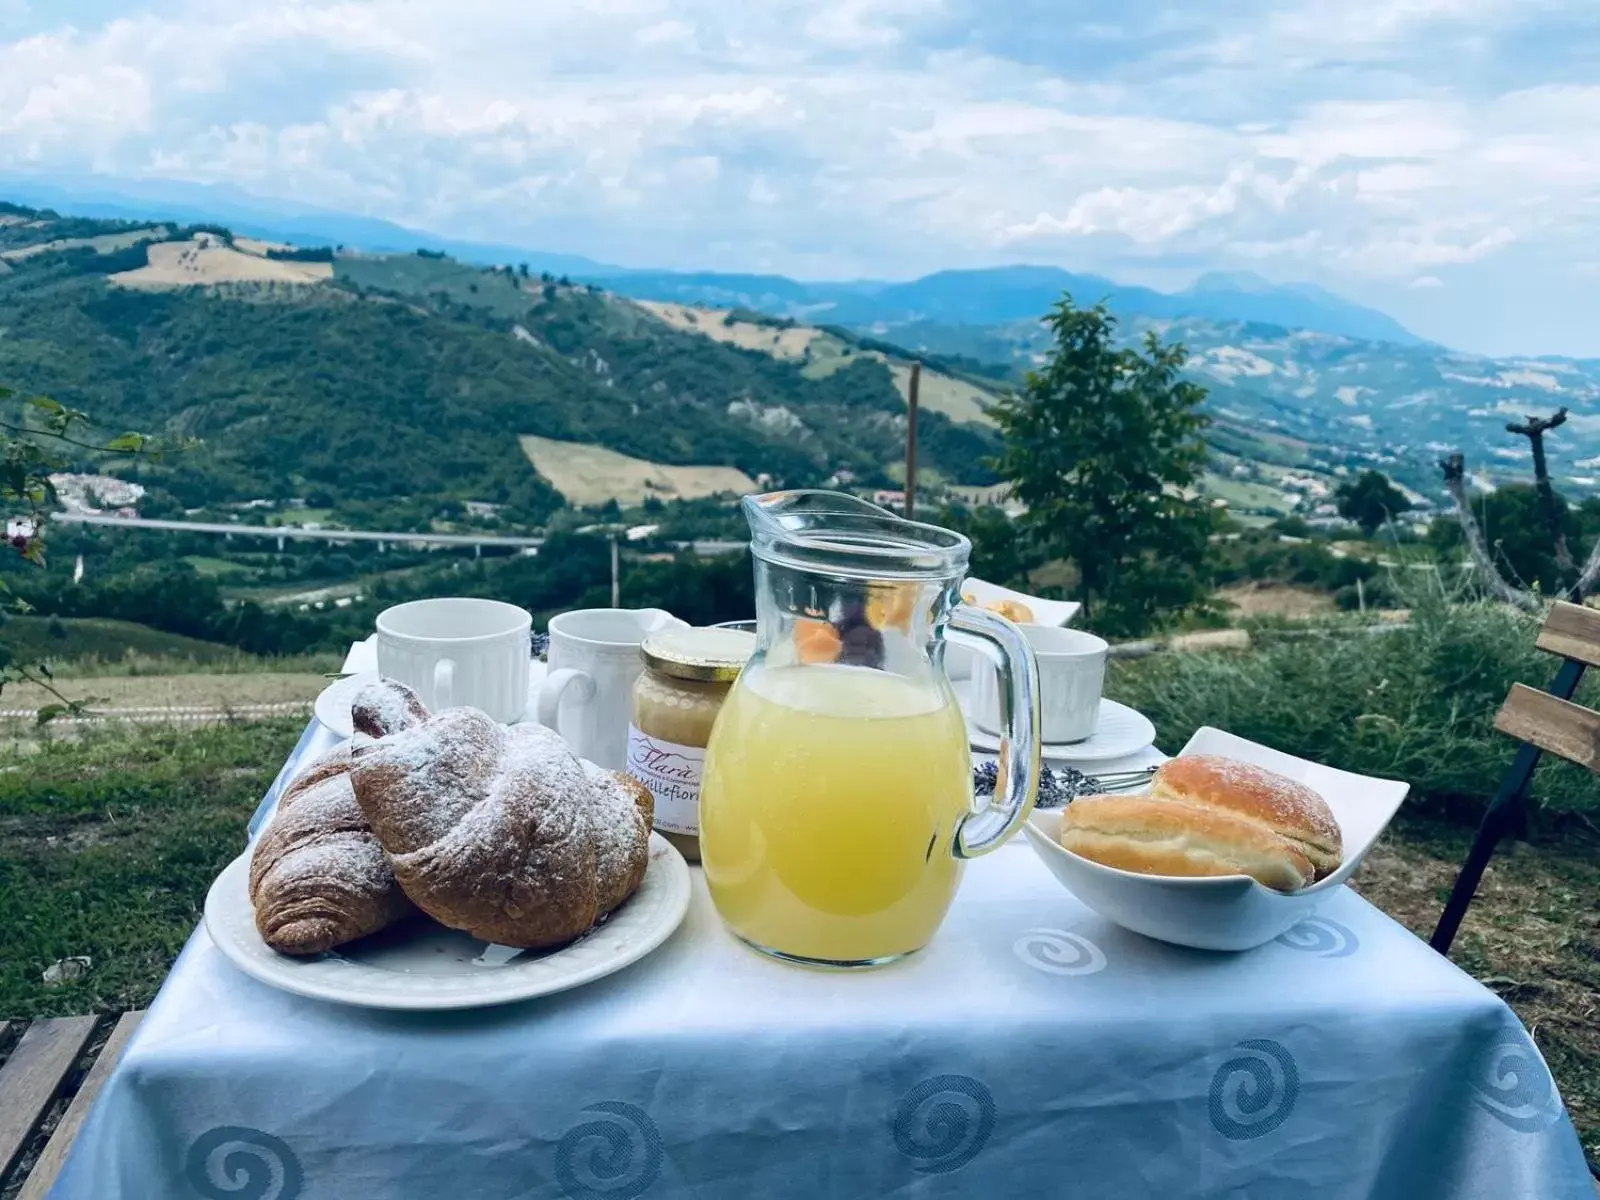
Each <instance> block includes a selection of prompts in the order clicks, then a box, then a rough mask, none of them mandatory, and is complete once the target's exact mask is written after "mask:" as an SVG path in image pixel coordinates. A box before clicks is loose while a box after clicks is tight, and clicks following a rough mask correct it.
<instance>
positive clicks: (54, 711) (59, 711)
mask: <svg viewBox="0 0 1600 1200" xmlns="http://www.w3.org/2000/svg"><path fill="white" fill-rule="evenodd" d="M66 712H67V706H66V705H65V704H47V705H45V706H44V707H43V708H41V709H40V710H39V711H38V712H36V713H35V714H34V717H33V720H34V724H36V725H48V724H50V722H51V721H54V720H55V719H56V718H57V717H60V716H65V715H66Z"/></svg>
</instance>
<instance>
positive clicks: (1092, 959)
mask: <svg viewBox="0 0 1600 1200" xmlns="http://www.w3.org/2000/svg"><path fill="white" fill-rule="evenodd" d="M1011 949H1012V950H1013V951H1014V952H1015V953H1016V956H1017V957H1018V958H1020V959H1021V960H1022V961H1023V962H1025V963H1027V964H1028V965H1029V966H1030V967H1032V968H1033V969H1034V970H1036V971H1043V972H1045V974H1047V975H1093V974H1094V973H1095V972H1096V971H1104V970H1105V969H1106V956H1105V952H1104V951H1103V950H1101V949H1100V947H1099V946H1096V945H1095V944H1094V943H1093V942H1091V941H1090V940H1089V939H1088V938H1086V937H1084V936H1083V935H1082V934H1080V933H1072V932H1071V931H1070V930H1066V929H1030V930H1028V932H1027V933H1025V934H1023V935H1022V936H1021V937H1019V938H1018V939H1017V940H1016V941H1015V942H1014V943H1013V944H1012V946H1011Z"/></svg>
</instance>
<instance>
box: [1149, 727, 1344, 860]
mask: <svg viewBox="0 0 1600 1200" xmlns="http://www.w3.org/2000/svg"><path fill="white" fill-rule="evenodd" d="M1150 795H1151V797H1152V798H1154V799H1157V800H1177V801H1181V802H1183V803H1186V804H1192V805H1196V806H1198V807H1200V808H1206V809H1213V810H1225V811H1227V812H1231V813H1235V814H1237V815H1239V816H1241V817H1245V818H1247V819H1249V820H1252V821H1258V822H1260V823H1261V824H1264V825H1266V826H1268V827H1269V828H1270V829H1272V830H1273V832H1275V833H1277V834H1278V835H1279V836H1280V837H1283V838H1287V839H1288V840H1289V841H1290V842H1292V843H1293V844H1294V847H1295V849H1297V850H1299V851H1300V853H1301V854H1303V855H1305V856H1306V858H1308V859H1310V860H1311V865H1312V866H1313V867H1315V868H1316V872H1317V878H1318V879H1321V878H1322V877H1323V876H1324V875H1331V874H1332V873H1333V872H1335V871H1337V870H1338V869H1339V864H1340V863H1342V862H1343V861H1344V843H1343V839H1342V838H1341V837H1340V835H1339V822H1338V821H1336V820H1334V817H1333V810H1332V809H1330V808H1329V807H1328V804H1327V801H1325V800H1323V798H1322V797H1321V796H1319V795H1317V793H1316V792H1314V791H1312V790H1311V789H1310V788H1308V787H1307V786H1306V785H1305V784H1303V783H1296V782H1295V781H1294V780H1293V779H1290V778H1289V777H1288V776H1287V775H1279V774H1278V773H1277V772H1275V771H1269V770H1267V769H1266V768H1265V767H1258V766H1256V765H1255V764H1254V763H1247V762H1239V761H1237V760H1236V759H1231V758H1223V757H1221V756H1220V755H1216V754H1192V755H1189V756H1187V757H1185V758H1170V759H1168V760H1167V761H1166V762H1164V763H1162V764H1161V767H1160V769H1159V770H1157V771H1156V773H1155V776H1154V778H1152V779H1151V781H1150Z"/></svg>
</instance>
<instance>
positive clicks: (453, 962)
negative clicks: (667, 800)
mask: <svg viewBox="0 0 1600 1200" xmlns="http://www.w3.org/2000/svg"><path fill="white" fill-rule="evenodd" d="M692 890H693V889H692V884H691V883H690V879H689V867H688V864H687V863H685V862H684V861H683V856H682V855H681V854H679V853H678V852H677V851H676V850H675V849H673V848H672V846H670V845H668V843H667V842H666V840H665V839H664V838H662V837H661V835H660V834H652V835H651V837H650V865H649V866H648V867H647V868H646V869H645V873H644V882H642V883H641V884H640V885H639V890H638V891H636V892H635V893H634V894H633V895H632V896H630V897H629V898H628V900H627V901H626V902H625V903H624V904H623V905H622V907H621V908H619V909H617V911H616V912H614V913H612V914H611V915H610V916H609V917H607V918H606V920H605V921H604V922H603V923H601V924H600V925H598V926H596V927H595V928H594V929H593V930H592V931H590V932H589V933H587V934H585V935H584V936H583V937H581V938H579V939H578V940H577V941H575V942H573V943H572V944H571V945H568V946H563V947H561V948H560V949H558V950H552V951H549V952H538V951H520V950H515V949H512V948H510V947H508V946H496V945H493V944H491V943H489V942H481V941H478V940H477V939H476V938H473V937H472V936H471V935H469V934H465V933H459V932H457V931H455V930H452V929H446V928H445V927H444V926H442V925H436V924H434V923H433V922H432V921H429V920H427V919H426V918H418V919H415V920H413V921H411V922H408V923H404V924H401V925H398V926H395V927H393V928H391V929H387V930H385V931H383V932H382V933H378V934H374V935H373V936H372V937H369V938H363V939H361V940H360V941H358V942H351V943H350V944H349V945H346V946H341V947H339V948H338V949H337V950H330V951H329V952H328V953H326V954H317V955H312V956H309V957H307V958H290V957H289V956H287V955H283V954H279V953H278V952H277V951H275V950H273V949H272V948H271V947H270V946H268V945H267V944H266V943H265V942H264V941H262V940H261V934H260V933H259V932H257V930H256V922H255V910H254V909H253V908H252V907H251V905H250V853H249V852H248V851H246V852H245V853H244V854H241V855H240V856H239V857H238V858H236V859H234V860H233V862H232V863H230V864H229V865H228V867H227V868H226V869H225V870H224V871H223V872H222V874H221V875H219V876H218V877H217V880H216V882H215V883H213V884H212V885H211V891H210V893H209V894H207V896H206V909H205V918H206V932H207V933H209V934H210V935H211V940H212V941H213V942H214V943H215V944H216V947H217V949H218V950H220V951H222V953H223V954H224V955H226V956H227V958H228V959H229V960H230V961H231V962H232V963H233V964H234V965H235V966H236V967H238V968H239V969H240V970H241V971H243V972H244V973H245V974H246V975H251V976H254V977H255V978H256V979H259V980H260V981H261V982H262V983H266V984H270V985H271V986H273V987H275V988H282V989H283V990H284V991H286V992H295V993H296V994H298V995H301V996H310V997H312V998H313V999H317V1000H331V1001H333V1002H334V1003H336V1004H355V1005H360V1006H362V1007H365V1008H395V1009H412V1010H418V1009H423V1010H442V1009H451V1008H480V1007H483V1006H485V1005H490V1004H509V1003H511V1002H512V1001H516V1000H527V999H530V998H532V997H534V996H547V995H549V994H550V993H552V992H561V991H565V990H566V989H568V988H574V987H578V986H580V985H581V984H585V983H590V982H592V981H594V980H596V979H599V978H601V977H603V976H605V975H609V974H611V973H612V972H613V971H620V970H622V968H623V967H626V966H629V965H630V964H632V963H635V962H638V961H639V960H640V959H641V958H643V957H645V955H647V954H649V953H650V952H651V951H652V950H654V949H655V948H656V947H657V946H659V945H661V943H662V942H664V941H666V940H667V939H668V938H669V937H671V936H672V932H673V930H675V929H677V927H678V924H679V922H681V921H682V920H683V917H684V914H685V913H686V912H688V911H689V896H690V893H691V891H692Z"/></svg>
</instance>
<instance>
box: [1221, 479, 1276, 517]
mask: <svg viewBox="0 0 1600 1200" xmlns="http://www.w3.org/2000/svg"><path fill="white" fill-rule="evenodd" d="M1204 490H1205V493H1206V495H1208V496H1215V497H1216V498H1217V499H1219V500H1226V501H1227V502H1228V507H1229V508H1230V509H1240V510H1245V511H1249V510H1265V511H1267V512H1274V513H1286V512H1289V511H1290V509H1291V507H1292V506H1291V505H1290V504H1289V503H1288V502H1287V501H1286V500H1285V499H1284V498H1283V490H1282V489H1281V488H1274V487H1268V486H1267V485H1266V484H1264V483H1253V482H1251V481H1250V480H1248V479H1230V478H1228V477H1227V476H1226V475H1214V474H1209V473H1208V474H1207V475H1206V477H1205V484H1204Z"/></svg>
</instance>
